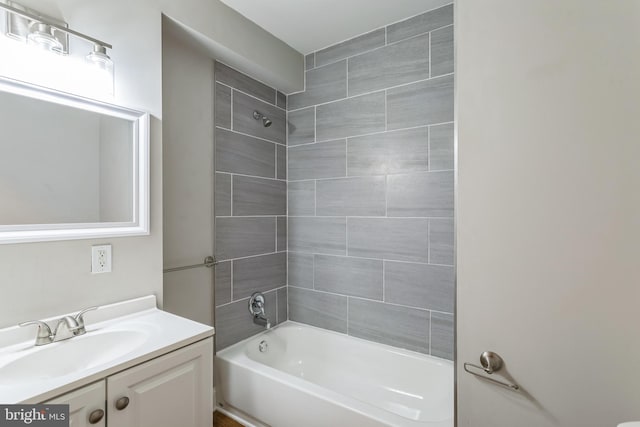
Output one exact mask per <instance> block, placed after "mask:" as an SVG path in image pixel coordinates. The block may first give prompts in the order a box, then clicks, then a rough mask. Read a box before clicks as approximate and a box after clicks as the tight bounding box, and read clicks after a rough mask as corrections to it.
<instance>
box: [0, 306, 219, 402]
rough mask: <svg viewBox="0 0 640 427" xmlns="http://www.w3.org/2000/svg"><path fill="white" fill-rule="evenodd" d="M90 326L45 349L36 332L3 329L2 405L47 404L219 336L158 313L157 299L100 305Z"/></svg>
mask: <svg viewBox="0 0 640 427" xmlns="http://www.w3.org/2000/svg"><path fill="white" fill-rule="evenodd" d="M71 314H72V313H71ZM67 315H69V314H67ZM62 316H64V314H62V315H59V316H55V317H52V318H48V319H43V320H44V321H45V322H47V323H49V324H50V325H55V324H56V322H57V321H58V319H60V317H62ZM85 325H86V329H87V332H86V334H84V335H80V336H77V337H73V338H70V339H67V340H64V341H58V342H54V343H51V344H45V345H41V346H35V345H34V344H35V333H36V331H35V329H33V328H20V327H18V326H12V327H9V328H5V329H0V402H2V403H3V404H12V403H38V402H44V401H47V400H49V399H51V398H53V397H56V396H59V395H61V394H64V393H66V392H69V391H71V390H74V389H76V388H79V387H81V386H83V385H85V384H89V383H91V382H93V381H97V380H100V379H103V378H105V377H107V376H109V375H113V374H115V373H117V372H120V371H122V370H124V369H128V368H130V367H132V366H135V365H137V364H139V363H143V362H146V361H148V360H151V359H152V358H154V357H157V356H160V355H163V354H166V353H168V352H170V351H173V350H176V349H178V348H181V347H183V346H185V345H188V344H191V343H194V342H197V341H199V340H202V339H205V338H208V337H210V336H212V335H213V333H214V331H213V328H212V327H210V326H207V325H202V324H200V323H196V322H192V321H191V320H187V319H184V318H181V317H177V316H174V315H172V314H169V313H166V312H164V311H161V310H158V309H157V308H156V299H155V297H154V296H153V295H151V296H148V297H142V298H136V299H133V300H129V301H123V302H120V303H115V304H110V305H105V306H101V307H99V308H98V310H94V311H90V312H88V313H87V314H86V315H85Z"/></svg>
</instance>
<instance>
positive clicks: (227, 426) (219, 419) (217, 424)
mask: <svg viewBox="0 0 640 427" xmlns="http://www.w3.org/2000/svg"><path fill="white" fill-rule="evenodd" d="M213 427H243V426H242V424H240V423H239V422H237V421H235V420H233V419H231V418H229V417H227V416H226V415H225V414H223V413H222V412H220V411H215V412H214V413H213Z"/></svg>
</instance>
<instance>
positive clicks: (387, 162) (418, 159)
mask: <svg viewBox="0 0 640 427" xmlns="http://www.w3.org/2000/svg"><path fill="white" fill-rule="evenodd" d="M428 168H429V140H428V131H427V128H426V127H420V128H415V129H407V130H399V131H391V132H383V133H378V134H374V135H367V136H360V137H354V138H349V139H348V140H347V173H348V175H355V176H362V175H385V174H393V173H408V172H420V171H427V170H428Z"/></svg>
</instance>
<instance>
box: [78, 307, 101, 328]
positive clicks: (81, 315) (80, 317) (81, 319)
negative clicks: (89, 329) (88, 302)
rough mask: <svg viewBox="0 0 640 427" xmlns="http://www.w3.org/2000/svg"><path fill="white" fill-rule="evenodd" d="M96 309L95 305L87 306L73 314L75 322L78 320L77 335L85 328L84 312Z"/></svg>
mask: <svg viewBox="0 0 640 427" xmlns="http://www.w3.org/2000/svg"><path fill="white" fill-rule="evenodd" d="M97 309H98V307H97V306H94V307H88V308H85V309H84V310H81V311H80V312H79V313H78V314H76V315H75V319H76V322H78V326H79V331H78V335H82V334H84V333H85V332H86V330H85V329H84V314H85V313H86V312H87V311H92V310H97Z"/></svg>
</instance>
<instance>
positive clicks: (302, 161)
mask: <svg viewBox="0 0 640 427" xmlns="http://www.w3.org/2000/svg"><path fill="white" fill-rule="evenodd" d="M345 147H346V141H345V140H344V139H341V140H337V141H327V142H320V143H316V144H308V145H300V146H297V147H290V148H289V152H288V156H287V157H288V162H289V180H300V179H318V178H338V177H344V176H345V175H346V173H347V171H346V168H347V153H346V148H345Z"/></svg>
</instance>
